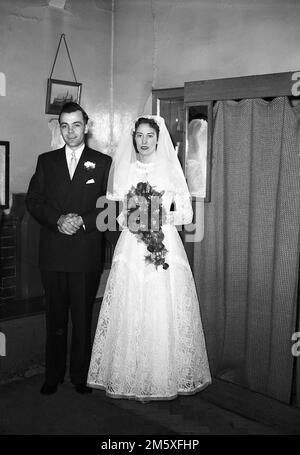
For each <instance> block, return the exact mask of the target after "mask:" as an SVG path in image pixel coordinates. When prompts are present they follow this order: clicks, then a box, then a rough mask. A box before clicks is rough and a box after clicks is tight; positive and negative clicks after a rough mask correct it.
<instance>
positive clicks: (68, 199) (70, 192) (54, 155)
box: [26, 146, 111, 272]
mask: <svg viewBox="0 0 300 455" xmlns="http://www.w3.org/2000/svg"><path fill="white" fill-rule="evenodd" d="M87 161H90V162H92V163H94V164H95V168H94V169H89V170H88V169H86V167H85V166H84V163H86V162H87ZM110 165H111V158H110V157H109V156H107V155H104V154H103V153H100V152H97V151H96V150H93V149H91V148H89V147H87V146H85V148H84V150H83V152H82V155H81V157H80V160H79V162H78V164H77V167H76V171H75V173H74V176H73V179H72V180H71V179H70V176H69V170H68V165H67V161H66V157H65V147H63V148H61V149H58V150H53V151H51V152H47V153H43V154H42V155H40V156H39V157H38V162H37V167H36V171H35V174H34V175H33V177H32V179H31V181H30V184H29V188H28V193H27V197H26V205H27V209H28V211H29V212H30V213H31V215H32V216H33V217H34V218H35V219H36V220H37V221H38V222H39V223H40V224H41V234H40V251H39V265H40V268H41V269H44V270H53V271H68V272H87V271H95V270H98V269H99V268H100V269H101V267H102V265H103V260H104V234H103V232H100V231H99V230H98V229H97V226H96V219H97V215H98V214H99V212H100V209H98V208H96V202H97V199H98V198H99V196H104V195H105V194H106V186H107V179H108V173H109V168H110ZM91 179H94V181H95V183H91V184H86V182H87V181H88V180H91ZM67 213H77V214H78V215H81V216H82V218H83V221H84V225H85V229H83V228H80V230H78V231H77V232H76V234H73V235H66V234H61V233H60V232H59V231H58V229H57V221H58V219H59V217H60V216H61V215H66V214H67Z"/></svg>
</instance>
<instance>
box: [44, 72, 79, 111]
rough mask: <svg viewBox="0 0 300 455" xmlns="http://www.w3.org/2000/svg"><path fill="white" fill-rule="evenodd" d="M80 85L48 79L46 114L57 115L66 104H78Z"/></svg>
mask: <svg viewBox="0 0 300 455" xmlns="http://www.w3.org/2000/svg"><path fill="white" fill-rule="evenodd" d="M81 85H82V84H80V83H78V82H68V81H59V80H56V79H48V84H47V99H46V114H59V113H60V111H61V108H62V106H63V105H64V104H65V103H67V102H71V101H73V102H76V103H80V95H81Z"/></svg>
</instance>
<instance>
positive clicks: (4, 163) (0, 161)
mask: <svg viewBox="0 0 300 455" xmlns="http://www.w3.org/2000/svg"><path fill="white" fill-rule="evenodd" d="M0 207H1V209H8V208H9V142H7V141H0Z"/></svg>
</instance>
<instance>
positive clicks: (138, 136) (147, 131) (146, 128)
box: [135, 123, 157, 158]
mask: <svg viewBox="0 0 300 455" xmlns="http://www.w3.org/2000/svg"><path fill="white" fill-rule="evenodd" d="M135 142H136V147H137V150H138V152H139V153H140V155H141V157H143V158H146V157H150V156H151V155H153V153H154V152H155V150H156V145H157V134H156V131H155V129H153V128H152V127H151V126H150V125H149V124H147V123H141V124H140V125H139V126H138V128H137V130H136V132H135Z"/></svg>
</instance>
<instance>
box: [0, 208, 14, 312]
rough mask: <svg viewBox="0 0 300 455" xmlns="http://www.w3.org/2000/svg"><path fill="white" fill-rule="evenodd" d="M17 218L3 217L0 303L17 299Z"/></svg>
mask: <svg viewBox="0 0 300 455" xmlns="http://www.w3.org/2000/svg"><path fill="white" fill-rule="evenodd" d="M16 244H17V220H16V219H15V218H11V217H5V216H4V217H3V218H2V223H1V230H0V305H2V304H4V303H9V302H10V301H14V300H16V275H17V273H16V268H17V254H16V253H17V251H16V246H17V245H16Z"/></svg>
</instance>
